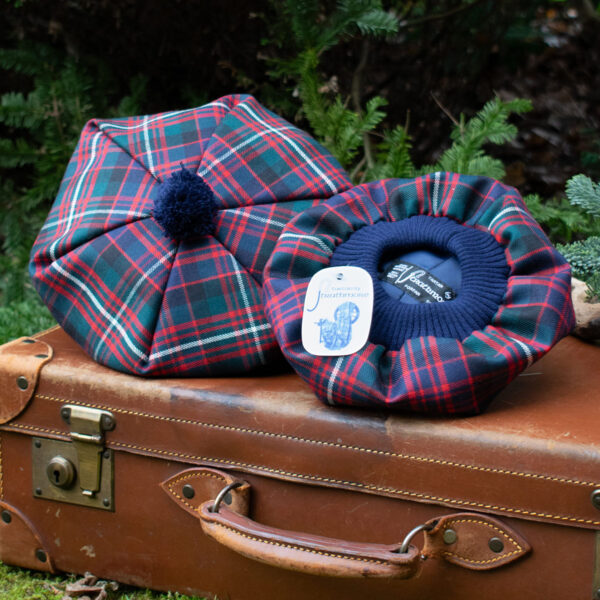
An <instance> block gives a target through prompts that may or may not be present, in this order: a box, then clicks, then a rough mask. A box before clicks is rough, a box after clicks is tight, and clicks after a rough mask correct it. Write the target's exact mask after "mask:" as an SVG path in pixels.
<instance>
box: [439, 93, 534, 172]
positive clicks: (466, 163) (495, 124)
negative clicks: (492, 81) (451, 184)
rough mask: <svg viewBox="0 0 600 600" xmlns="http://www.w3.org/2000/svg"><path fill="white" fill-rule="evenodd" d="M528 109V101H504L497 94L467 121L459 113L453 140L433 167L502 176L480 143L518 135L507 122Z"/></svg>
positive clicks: (502, 168) (502, 167)
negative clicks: (514, 114)
mask: <svg viewBox="0 0 600 600" xmlns="http://www.w3.org/2000/svg"><path fill="white" fill-rule="evenodd" d="M531 108H532V105H531V102H530V101H529V100H523V99H516V100H511V101H510V102H503V101H502V100H500V98H498V97H496V98H493V99H492V100H490V101H489V102H487V103H486V104H485V105H484V106H483V108H482V109H481V110H480V111H479V112H478V113H477V114H476V115H475V116H474V117H473V118H472V119H470V120H469V121H467V122H466V123H465V119H464V115H461V118H460V122H459V124H458V125H457V126H456V127H455V128H454V129H453V131H452V133H451V138H452V139H453V140H454V142H453V144H452V146H451V147H450V148H448V150H446V151H445V152H444V153H443V154H442V156H441V157H440V159H439V160H438V162H437V163H436V164H435V165H434V170H435V171H455V172H458V173H463V174H465V175H487V176H488V177H493V178H495V179H502V177H504V174H505V171H504V166H503V164H502V162H501V161H499V160H497V159H494V158H492V157H490V156H487V155H485V153H484V151H483V146H484V144H486V143H492V144H503V143H505V142H508V141H511V140H513V139H514V138H515V137H516V135H517V128H516V127H515V126H514V125H512V124H511V123H508V122H507V119H508V117H509V116H510V115H511V114H512V113H517V114H520V113H523V112H526V111H528V110H531Z"/></svg>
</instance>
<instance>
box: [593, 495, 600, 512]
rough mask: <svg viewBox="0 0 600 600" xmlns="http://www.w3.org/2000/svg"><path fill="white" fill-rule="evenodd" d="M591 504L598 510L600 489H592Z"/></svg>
mask: <svg viewBox="0 0 600 600" xmlns="http://www.w3.org/2000/svg"><path fill="white" fill-rule="evenodd" d="M591 498H592V504H593V505H594V506H595V507H596V508H597V509H598V510H600V490H594V491H593V492H592V495H591Z"/></svg>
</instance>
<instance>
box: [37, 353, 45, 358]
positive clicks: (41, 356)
mask: <svg viewBox="0 0 600 600" xmlns="http://www.w3.org/2000/svg"><path fill="white" fill-rule="evenodd" d="M35 357H36V358H48V355H47V354H36V355H35Z"/></svg>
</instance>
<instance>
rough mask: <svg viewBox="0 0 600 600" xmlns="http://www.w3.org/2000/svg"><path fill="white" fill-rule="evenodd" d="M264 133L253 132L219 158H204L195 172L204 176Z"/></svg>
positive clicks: (265, 133) (264, 133)
mask: <svg viewBox="0 0 600 600" xmlns="http://www.w3.org/2000/svg"><path fill="white" fill-rule="evenodd" d="M280 129H294V128H293V127H281V128H280ZM265 135H267V132H266V131H260V132H259V133H255V134H254V135H253V136H251V137H249V138H247V139H245V140H244V141H243V142H242V143H241V144H238V145H237V146H235V147H233V148H231V149H230V150H228V151H227V152H225V154H222V155H221V156H219V158H218V159H217V160H215V161H212V162H208V161H207V160H206V158H205V159H204V160H203V163H204V164H205V166H204V168H203V169H202V170H201V171H198V173H197V174H198V175H200V177H204V175H206V174H207V173H209V172H210V171H211V170H212V168H213V167H215V166H216V165H219V164H221V163H222V162H223V161H224V160H225V159H227V158H229V157H230V156H231V155H232V154H235V153H236V152H237V151H238V150H240V149H241V148H244V147H245V146H247V145H248V144H251V143H252V142H253V141H254V140H257V139H258V138H260V137H264V136H265Z"/></svg>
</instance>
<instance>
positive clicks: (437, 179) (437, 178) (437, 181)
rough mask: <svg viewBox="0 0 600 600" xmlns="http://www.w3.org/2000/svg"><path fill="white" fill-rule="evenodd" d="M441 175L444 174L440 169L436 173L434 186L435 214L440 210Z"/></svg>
mask: <svg viewBox="0 0 600 600" xmlns="http://www.w3.org/2000/svg"><path fill="white" fill-rule="evenodd" d="M441 175H442V174H441V173H440V172H439V171H438V172H437V173H435V183H434V186H433V212H432V214H434V215H436V214H437V211H438V202H439V198H438V194H439V191H440V177H441Z"/></svg>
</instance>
